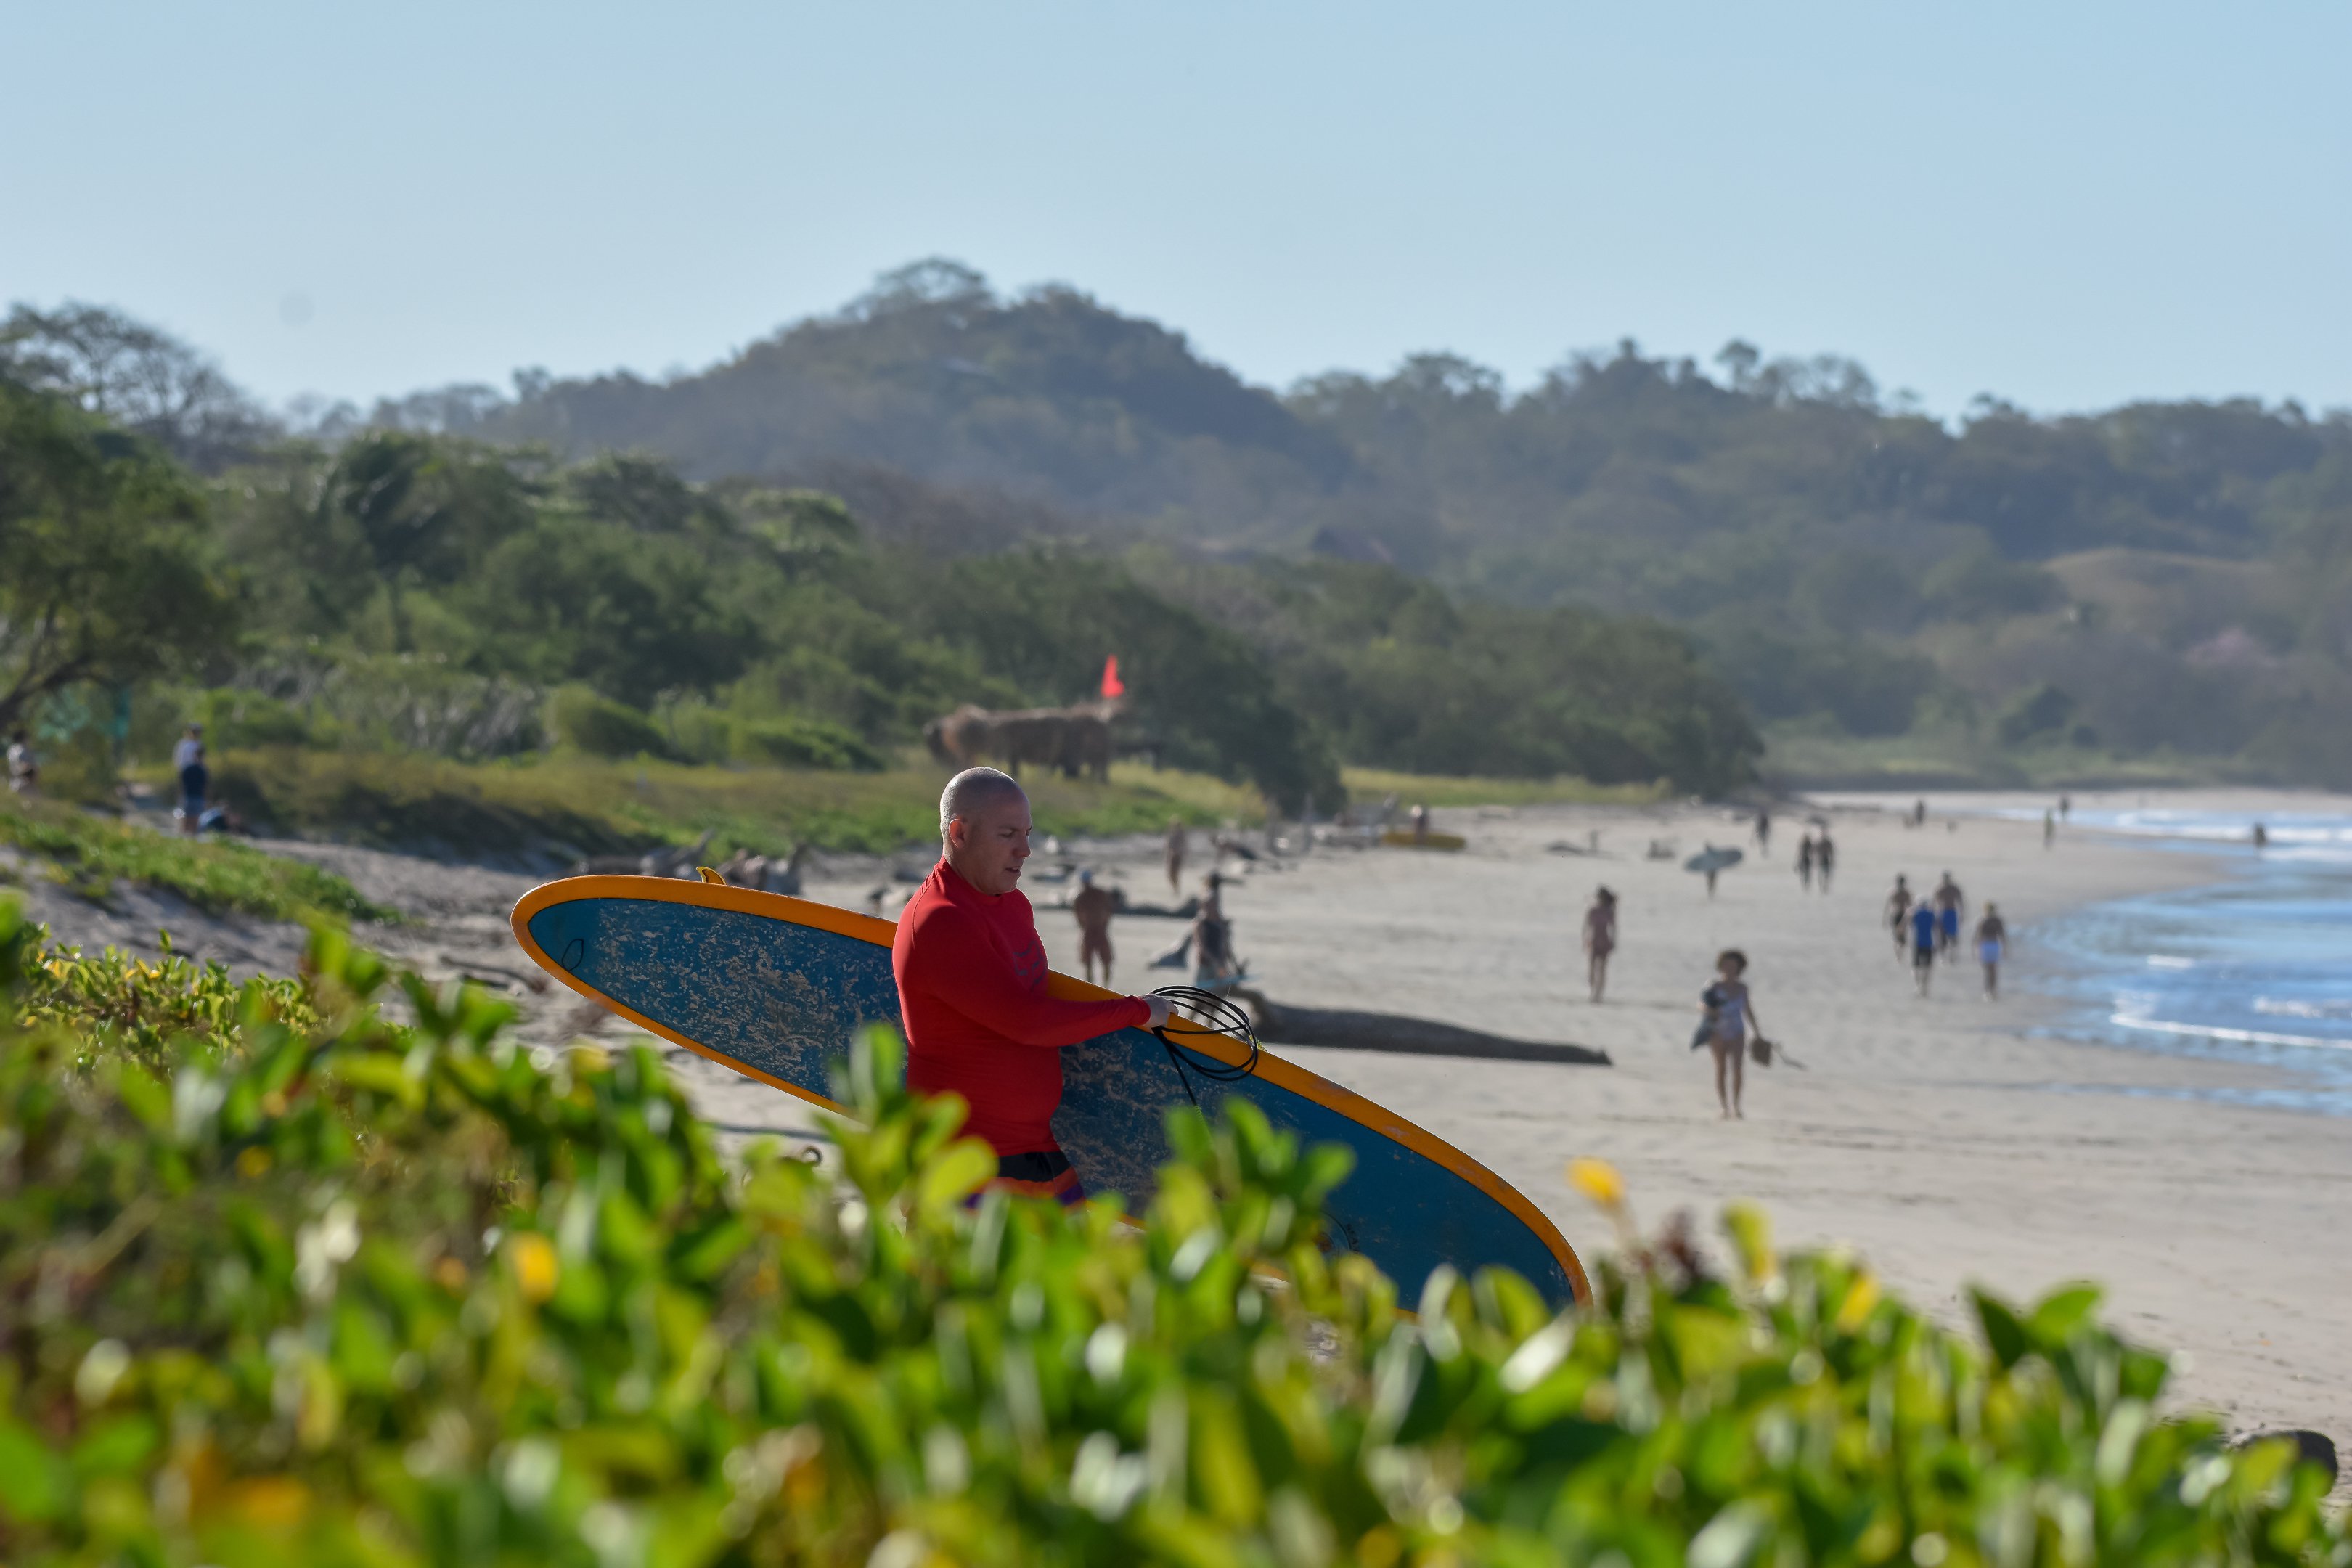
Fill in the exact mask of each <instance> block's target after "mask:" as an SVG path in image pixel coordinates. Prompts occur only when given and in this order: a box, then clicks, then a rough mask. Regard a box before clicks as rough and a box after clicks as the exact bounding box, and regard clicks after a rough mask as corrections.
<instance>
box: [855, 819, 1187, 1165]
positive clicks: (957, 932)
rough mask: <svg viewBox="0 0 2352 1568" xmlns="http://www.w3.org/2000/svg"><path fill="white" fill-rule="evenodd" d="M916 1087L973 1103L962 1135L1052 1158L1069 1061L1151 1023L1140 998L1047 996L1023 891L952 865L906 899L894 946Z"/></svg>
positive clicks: (1001, 1150)
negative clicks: (1084, 1047)
mask: <svg viewBox="0 0 2352 1568" xmlns="http://www.w3.org/2000/svg"><path fill="white" fill-rule="evenodd" d="M890 972H891V973H892V974H893V975H895V976H896V977H897V979H898V1016H899V1018H900V1019H901V1020H902V1021H903V1022H904V1023H905V1025H906V1026H907V1085H908V1088H910V1089H922V1090H923V1091H925V1092H926V1093H929V1094H939V1093H942V1092H945V1091H947V1090H950V1089H952V1090H953V1091H955V1092H956V1093H958V1094H961V1095H962V1096H963V1097H964V1100H966V1101H967V1102H968V1103H969V1104H970V1105H971V1121H968V1122H967V1123H966V1124H965V1126H964V1131H967V1132H969V1133H971V1135H972V1136H974V1137H976V1138H984V1139H986V1140H987V1141H988V1142H989V1144H990V1145H991V1146H992V1147H993V1148H994V1149H995V1151H996V1152H997V1154H998V1155H999V1156H1000V1157H1002V1156H1003V1155H1006V1154H1028V1153H1037V1152H1045V1151H1046V1150H1051V1149H1055V1148H1058V1147H1060V1145H1058V1144H1056V1143H1055V1142H1054V1111H1055V1108H1057V1107H1058V1106H1060V1104H1061V1103H1062V1055H1061V1051H1060V1049H1059V1047H1063V1046H1075V1045H1077V1044H1079V1043H1080V1042H1081V1041H1085V1040H1091V1039H1093V1038H1095V1037H1097V1036H1100V1035H1108V1034H1109V1033H1110V1032H1111V1031H1112V1030H1114V1029H1123V1028H1127V1027H1129V1026H1131V1025H1139V1024H1142V1023H1144V1022H1145V1021H1147V1020H1148V1019H1149V1018H1150V1016H1151V1010H1150V1006H1149V1005H1147V1004H1145V1003H1144V1002H1143V1001H1142V999H1141V998H1139V997H1135V996H1122V997H1119V998H1118V1000H1116V1001H1111V1002H1063V1001H1058V1000H1056V999H1055V998H1054V997H1051V996H1048V995H1046V994H1045V943H1043V942H1039V941H1038V940H1037V921H1036V918H1035V917H1034V915H1033V914H1032V913H1031V912H1030V910H1029V900H1028V899H1027V898H1026V897H1024V895H1023V894H1022V893H1020V892H1019V891H1018V890H1017V889H1016V890H1015V891H1013V892H1010V893H1006V894H1003V896H1001V897H998V898H991V897H989V896H988V895H987V894H985V893H982V891H981V890H980V889H977V888H975V887H973V886H972V885H971V883H970V882H967V881H965V880H964V879H963V876H962V874H961V873H960V872H958V871H957V870H955V869H954V868H952V867H950V866H949V864H948V863H947V862H946V861H944V860H942V861H940V863H939V864H938V865H936V866H934V867H932V868H931V874H930V877H929V879H927V880H926V881H925V882H924V883H923V885H922V887H921V889H919V891H917V893H916V894H915V896H914V897H913V898H912V899H910V900H908V902H907V908H906V912H905V913H903V914H901V915H900V916H899V917H898V936H897V937H896V938H894V939H893V940H892V942H891V943H890Z"/></svg>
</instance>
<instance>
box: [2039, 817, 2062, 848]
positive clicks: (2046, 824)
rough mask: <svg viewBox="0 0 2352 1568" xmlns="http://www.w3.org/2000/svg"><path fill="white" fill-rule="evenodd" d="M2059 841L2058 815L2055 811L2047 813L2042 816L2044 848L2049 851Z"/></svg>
mask: <svg viewBox="0 0 2352 1568" xmlns="http://www.w3.org/2000/svg"><path fill="white" fill-rule="evenodd" d="M2057 841H2058V814H2057V813H2056V812H2054V811H2045V812H2043V813H2042V847H2043V848H2044V849H2047V848H2049V847H2050V846H2051V845H2053V844H2054V843H2056V842H2057Z"/></svg>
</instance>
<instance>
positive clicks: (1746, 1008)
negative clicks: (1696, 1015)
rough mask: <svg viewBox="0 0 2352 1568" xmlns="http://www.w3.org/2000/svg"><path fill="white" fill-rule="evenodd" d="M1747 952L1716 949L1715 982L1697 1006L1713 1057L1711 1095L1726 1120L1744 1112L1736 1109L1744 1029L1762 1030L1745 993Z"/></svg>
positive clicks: (1744, 1048) (1745, 1056)
mask: <svg viewBox="0 0 2352 1568" xmlns="http://www.w3.org/2000/svg"><path fill="white" fill-rule="evenodd" d="M1747 973H1748V955H1747V954H1746V953H1744V952H1740V951H1738V949H1737V948H1732V949H1728V950H1727V951H1725V952H1721V953H1718V954H1717V956H1716V960H1715V984H1712V985H1710V986H1708V987H1707V988H1706V991H1705V992H1704V993H1703V994H1701V995H1700V997H1699V1008H1700V1010H1701V1011H1702V1012H1704V1013H1705V1014H1706V1021H1707V1024H1708V1026H1709V1033H1708V1035H1707V1039H1706V1044H1707V1048H1708V1050H1709V1051H1711V1052H1712V1053H1713V1054H1714V1057H1715V1098H1716V1102H1717V1104H1718V1105H1720V1106H1721V1107H1722V1108H1723V1119H1724V1120H1725V1121H1730V1120H1732V1119H1733V1118H1735V1117H1741V1116H1744V1115H1745V1114H1746V1112H1744V1111H1742V1110H1740V1109H1739V1091H1740V1089H1741V1088H1742V1087H1743V1086H1744V1084H1745V1080H1746V1078H1747V1074H1746V1071H1745V1068H1746V1064H1747V1059H1748V1030H1749V1029H1750V1028H1751V1027H1752V1028H1754V1029H1755V1030H1756V1031H1757V1032H1758V1033H1759V1034H1760V1033H1762V1032H1763V1025H1762V1024H1761V1023H1760V1022H1759V1021H1758V1019H1757V1016H1756V1000H1755V998H1754V997H1752V996H1750V995H1748V982H1747V981H1746V980H1745V979H1744V978H1743V976H1745V975H1746V974H1747ZM1726 1068H1728V1069H1729V1071H1730V1077H1731V1084H1730V1091H1729V1092H1728V1093H1726V1092H1725V1089H1724V1074H1725V1069H1726Z"/></svg>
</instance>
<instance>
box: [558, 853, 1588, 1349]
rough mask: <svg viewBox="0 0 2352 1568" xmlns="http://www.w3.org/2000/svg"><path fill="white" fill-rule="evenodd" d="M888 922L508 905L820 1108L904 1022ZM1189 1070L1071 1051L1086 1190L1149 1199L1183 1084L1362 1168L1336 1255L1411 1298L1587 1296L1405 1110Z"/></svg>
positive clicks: (603, 981)
mask: <svg viewBox="0 0 2352 1568" xmlns="http://www.w3.org/2000/svg"><path fill="white" fill-rule="evenodd" d="M897 930H898V928H897V927H896V926H895V925H893V924H892V923H891V922H890V921H883V920H875V919H873V918H871V917H869V916H866V915H860V914H854V913H852V912H850V911H849V910H838V909H835V908H833V907H831V906H830V905H826V904H816V903H810V902H808V901H806V900H801V899H790V898H786V897H784V896H782V894H779V893H761V892H754V891H752V890H751V889H748V888H730V887H726V886H724V885H714V884H710V883H703V882H683V881H673V880H669V879H664V878H656V877H574V878H571V879H567V880H564V881H560V882H550V883H548V884H547V885H546V886H544V887H541V888H536V889H532V890H531V891H530V893H528V894H526V895H525V896H524V898H523V900H522V901H521V902H520V903H519V904H517V905H516V906H515V911H514V931H515V937H516V940H517V941H519V942H521V943H522V947H523V951H524V952H528V953H530V956H531V957H532V958H533V959H534V960H535V961H537V962H538V963H540V964H541V966H542V967H544V968H545V969H546V970H547V971H548V972H549V973H551V974H553V975H554V976H555V977H556V978H557V979H559V980H561V981H562V982H563V983H564V984H566V985H569V986H571V987H572V989H573V990H574V991H577V992H579V993H580V994H582V995H583V996H586V997H589V998H591V999H593V1000H594V1001H596V1002H599V1003H602V1004H604V1005H605V1006H607V1007H610V1008H611V1009H613V1010H614V1012H616V1013H618V1014H620V1015H621V1016H623V1017H625V1018H627V1019H629V1020H631V1021H632V1022H634V1023H635V1024H637V1025H639V1026H642V1027H644V1028H646V1029H649V1030H651V1031H652V1032H653V1033H655V1034H656V1035H658V1036H660V1037H662V1038H664V1039H667V1040H670V1041H674V1042H675V1043H677V1045H680V1046H683V1047H686V1048H687V1049H688V1050H690V1051H695V1052H698V1054H700V1055H702V1056H705V1057H708V1058H710V1059H711V1060H712V1061H715V1062H718V1063H719V1064H721V1065H722V1066H725V1067H729V1068H733V1069H734V1070H735V1071H737V1072H740V1073H743V1074H745V1075H747V1076H748V1077H751V1078H754V1079H759V1080H760V1081H761V1082H762V1083H767V1084H772V1085H773V1086H774V1087H776V1088H777V1089H782V1090H783V1091H784V1092H785V1093H787V1094H791V1095H796V1096H798V1097H799V1098H800V1099H802V1100H808V1101H810V1102H812V1103H814V1104H817V1105H822V1106H824V1107H826V1108H827V1109H828V1110H841V1109H842V1108H841V1107H840V1106H838V1105H835V1103H834V1101H833V1100H830V1099H829V1098H827V1096H826V1093H825V1089H826V1088H827V1087H828V1084H827V1079H826V1068H827V1065H828V1063H830V1062H832V1061H834V1060H835V1059H837V1058H842V1057H845V1056H846V1055H847V1054H848V1051H849V1040H850V1036H851V1034H852V1032H853V1031H855V1030H856V1028H857V1027H858V1026H860V1025H861V1024H866V1023H869V1022H884V1023H888V1024H891V1025H893V1026H896V1025H897V1024H898V986H897V984H896V983H895V982H894V981H893V980H892V978H891V974H890V939H891V937H892V936H893V934H895V932H896V931H897ZM1047 984H1048V985H1049V987H1050V988H1051V990H1052V992H1053V994H1055V995H1056V996H1066V997H1071V998H1076V999H1079V1000H1087V999H1093V998H1098V997H1108V996H1111V995H1114V994H1116V993H1113V992H1109V991H1106V990H1103V989H1102V988H1101V987H1099V986H1095V985H1089V984H1086V983H1085V982H1083V981H1079V980H1074V979H1072V978H1070V977H1069V976H1068V975H1066V974H1058V973H1057V974H1055V975H1052V976H1051V977H1050V978H1049V979H1048V981H1047ZM1170 1033H1171V1035H1174V1036H1176V1037H1177V1038H1178V1039H1179V1040H1180V1041H1181V1045H1180V1046H1179V1047H1177V1054H1178V1055H1180V1056H1182V1057H1184V1058H1185V1059H1186V1062H1187V1065H1188V1067H1189V1068H1191V1069H1192V1070H1190V1071H1189V1072H1188V1073H1187V1074H1186V1075H1185V1076H1184V1077H1180V1076H1179V1071H1178V1068H1177V1064H1176V1062H1175V1061H1174V1060H1172V1059H1171V1052H1170V1050H1169V1049H1168V1048H1166V1047H1163V1046H1162V1045H1161V1043H1160V1041H1159V1040H1158V1039H1156V1038H1155V1037H1152V1036H1151V1035H1150V1034H1148V1033H1146V1032H1145V1031H1143V1030H1141V1029H1121V1030H1119V1031H1118V1032H1117V1033H1115V1034H1110V1035H1106V1036H1104V1037H1101V1038H1099V1039H1096V1040H1089V1041H1087V1043H1086V1044H1085V1045H1082V1046H1073V1047H1069V1048H1067V1049H1066V1050H1065V1051H1063V1053H1062V1073H1063V1079H1064V1084H1065V1089H1064V1092H1063V1096H1062V1108H1061V1110H1060V1111H1059V1112H1058V1113H1057V1114H1056V1115H1055V1118H1054V1135H1055V1138H1056V1139H1058V1140H1059V1141H1060V1142H1061V1144H1062V1147H1063V1149H1064V1150H1065V1151H1066V1152H1068V1154H1069V1156H1070V1162H1071V1163H1072V1164H1074V1165H1075V1166H1076V1168H1077V1172H1078V1175H1079V1179H1080V1180H1082V1181H1084V1182H1085V1183H1086V1184H1087V1190H1088V1191H1090V1192H1096V1193H1107V1192H1116V1193H1119V1194H1124V1195H1125V1196H1126V1197H1127V1199H1128V1201H1129V1203H1130V1204H1136V1205H1139V1204H1141V1203H1142V1202H1144V1201H1145V1200H1147V1199H1148V1198H1149V1197H1150V1194H1151V1192H1152V1191H1153V1188H1154V1186H1155V1184H1156V1173H1157V1171H1158V1169H1159V1167H1160V1164H1161V1163H1164V1162H1165V1161H1166V1160H1167V1158H1168V1143H1167V1134H1166V1131H1165V1126H1164V1122H1163V1116H1164V1113H1165V1111H1166V1110H1167V1108H1168V1107H1169V1106H1171V1105H1173V1104H1178V1103H1181V1102H1182V1101H1183V1100H1185V1098H1186V1089H1187V1087H1188V1085H1187V1081H1186V1080H1187V1079H1189V1087H1190V1089H1191V1091H1192V1095H1193V1096H1194V1097H1195V1098H1197V1100H1198V1101H1199V1103H1200V1106H1201V1109H1202V1110H1203V1111H1205V1112H1207V1113H1208V1115H1209V1116H1210V1118H1211V1119H1212V1120H1213V1119H1214V1118H1215V1117H1216V1115H1217V1113H1218V1110H1220V1108H1221V1107H1222V1106H1223V1102H1224V1101H1225V1100H1226V1099H1228V1098H1229V1097H1234V1096H1239V1097H1241V1098H1243V1099H1245V1100H1249V1101H1250V1103H1251V1104H1253V1105H1255V1106H1256V1107H1257V1109H1258V1110H1261V1111H1262V1112H1264V1113H1265V1118H1266V1120H1267V1121H1269V1122H1271V1123H1272V1124H1273V1125H1274V1126H1275V1127H1276V1128H1278V1129H1286V1130H1288V1131H1293V1132H1295V1133H1297V1135H1298V1137H1299V1138H1300V1140H1301V1141H1302V1142H1308V1143H1315V1142H1339V1143H1345V1144H1347V1145H1348V1146H1349V1148H1351V1149H1353V1150H1354V1151H1355V1153H1356V1170H1355V1173H1354V1174H1353V1175H1351V1176H1349V1178H1348V1180H1347V1182H1346V1183H1345V1184H1343V1185H1342V1186H1341V1187H1340V1189H1339V1191H1338V1192H1337V1193H1335V1194H1332V1196H1331V1200H1330V1203H1329V1208H1328V1212H1329V1216H1330V1219H1331V1222H1332V1231H1333V1233H1334V1234H1333V1236H1332V1238H1331V1239H1332V1243H1333V1245H1334V1246H1337V1247H1347V1248H1350V1249H1353V1250H1355V1251H1359V1252H1361V1253H1363V1254H1365V1255H1366V1256H1367V1257H1369V1258H1371V1259H1372V1260H1373V1261H1374V1262H1375V1263H1377V1264H1379V1265H1380V1266H1381V1269H1382V1270H1383V1271H1384V1272H1386V1273H1387V1274H1388V1276H1389V1277H1390V1278H1391V1279H1394V1280H1395V1281H1396V1283H1397V1287H1398V1289H1399V1290H1400V1291H1401V1292H1402V1300H1405V1301H1407V1302H1411V1301H1412V1300H1416V1299H1417V1298H1418V1297H1419V1295H1420V1292H1421V1287H1422V1283H1423V1280H1424V1279H1427V1278H1428V1276H1429V1272H1430V1270H1431V1269H1433V1268H1436V1267H1437V1266H1438V1265H1439V1264H1440V1263H1450V1264H1452V1265H1454V1268H1458V1269H1461V1270H1462V1271H1463V1272H1465V1273H1468V1272H1469V1271H1471V1270H1472V1269H1475V1268H1480V1267H1482V1266H1485V1265H1487V1264H1502V1265H1505V1266H1507V1267H1508V1268H1513V1269H1515V1270H1517V1272H1518V1273H1520V1274H1522V1275H1524V1276H1526V1277H1527V1278H1528V1279H1529V1280H1531V1281H1532V1282H1533V1283H1534V1284H1535V1285H1536V1286H1537V1288H1538V1289H1541V1290H1542V1291H1544V1292H1545V1294H1547V1295H1548V1296H1549V1297H1550V1298H1551V1299H1552V1300H1554V1301H1557V1302H1563V1303H1564V1302H1566V1301H1567V1300H1570V1298H1571V1297H1572V1298H1574V1299H1575V1300H1585V1299H1586V1298H1587V1296H1588V1293H1589V1287H1588V1286H1587V1284H1586V1281H1585V1278H1584V1268H1583V1266H1582V1265H1581V1264H1580V1262H1578V1260H1577V1257H1576V1254H1575V1252H1574V1251H1573V1250H1572V1249H1571V1248H1570V1247H1569V1245H1568V1242H1567V1241H1566V1240H1565V1239H1564V1238H1563V1237H1561V1236H1560V1234H1559V1228H1558V1227H1557V1226H1554V1225H1553V1224H1552V1223H1551V1221H1550V1220H1549V1219H1548V1218H1546V1217H1545V1216H1544V1214H1543V1212H1542V1211H1541V1210H1540V1209H1538V1208H1537V1207H1536V1206H1535V1205H1533V1204H1531V1203H1529V1202H1528V1200H1527V1199H1526V1198H1525V1197H1524V1196H1522V1195H1521V1194H1519V1193H1518V1192H1517V1191H1516V1190H1515V1189H1514V1188H1512V1187H1511V1186H1510V1185H1509V1184H1507V1183H1506V1182H1504V1181H1503V1180H1502V1179H1501V1178H1500V1177H1498V1176H1496V1174H1495V1173H1493V1172H1491V1171H1489V1170H1487V1169H1486V1167H1485V1166H1484V1165H1481V1164H1479V1163H1478V1162H1476V1161H1475V1160H1473V1159H1472V1158H1470V1156H1468V1155H1467V1154H1465V1153H1463V1152H1461V1151H1460V1150H1459V1149H1456V1148H1454V1146H1453V1145H1452V1144H1450V1143H1447V1142H1444V1140H1443V1139H1440V1138H1437V1137H1435V1136H1433V1135H1432V1134H1431V1133H1429V1132H1426V1131H1423V1130H1422V1129H1421V1128H1419V1127H1416V1126H1414V1125H1413V1124H1412V1122H1410V1121H1406V1120H1405V1119H1404V1118H1403V1117H1402V1116H1399V1115H1397V1114H1396V1113H1395V1112H1393V1111H1391V1110H1384V1109H1383V1108H1381V1106H1378V1105H1375V1104H1373V1103H1372V1102H1371V1101H1370V1100H1366V1099H1364V1098H1363V1097H1362V1096H1360V1095H1357V1094H1351V1093H1349V1091H1348V1090H1347V1089H1341V1088H1340V1087H1339V1085H1337V1084H1335V1083H1329V1082H1327V1081H1325V1080H1324V1079H1320V1078H1318V1077H1317V1076H1316V1075H1315V1074H1313V1073H1311V1072H1307V1071H1305V1070H1304V1069H1302V1068H1299V1067H1297V1066H1296V1065H1295V1064H1293V1063H1290V1062H1286V1061H1284V1060H1283V1059H1282V1058H1279V1057H1276V1056H1274V1055H1272V1054H1271V1053H1266V1052H1261V1053H1260V1055H1259V1057H1258V1059H1257V1066H1256V1069H1255V1071H1254V1072H1252V1073H1251V1074H1250V1075H1249V1076H1247V1077H1244V1078H1240V1079H1233V1080H1230V1081H1226V1080H1221V1079H1212V1078H1210V1077H1207V1076H1206V1075H1205V1074H1204V1073H1203V1072H1202V1070H1199V1069H1201V1068H1203V1067H1209V1068H1211V1070H1214V1068H1215V1067H1232V1066H1237V1065H1239V1064H1240V1063H1242V1062H1243V1061H1244V1060H1245V1059H1246V1058H1247V1055H1248V1051H1247V1047H1245V1046H1244V1045H1243V1044H1242V1043H1241V1042H1239V1041H1237V1040H1234V1039H1233V1038H1232V1037H1228V1036H1225V1035H1221V1034H1216V1033H1213V1032H1212V1031H1209V1030H1205V1029H1202V1030H1194V1029H1191V1028H1189V1027H1188V1026H1184V1025H1182V1024H1181V1023H1179V1024H1178V1025H1176V1026H1172V1027H1171V1030H1170Z"/></svg>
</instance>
